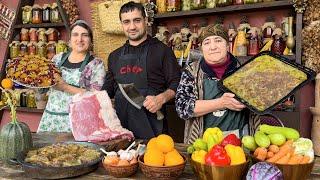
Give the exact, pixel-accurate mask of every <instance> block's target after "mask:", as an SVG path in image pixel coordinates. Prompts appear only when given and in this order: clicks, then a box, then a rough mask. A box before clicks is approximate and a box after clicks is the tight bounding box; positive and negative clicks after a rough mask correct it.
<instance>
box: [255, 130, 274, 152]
mask: <svg viewBox="0 0 320 180" xmlns="http://www.w3.org/2000/svg"><path fill="white" fill-rule="evenodd" d="M254 140H255V141H256V143H257V145H258V146H259V147H264V148H267V147H269V146H270V139H269V137H268V136H267V135H265V134H264V133H263V132H261V131H257V132H256V133H255V134H254Z"/></svg>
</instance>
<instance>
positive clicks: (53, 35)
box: [46, 28, 59, 41]
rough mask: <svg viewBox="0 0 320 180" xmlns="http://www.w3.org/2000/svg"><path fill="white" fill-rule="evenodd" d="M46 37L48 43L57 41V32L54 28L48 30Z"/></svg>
mask: <svg viewBox="0 0 320 180" xmlns="http://www.w3.org/2000/svg"><path fill="white" fill-rule="evenodd" d="M46 35H47V37H48V41H58V35H59V32H58V30H57V29H55V28H49V29H48V30H47V31H46Z"/></svg>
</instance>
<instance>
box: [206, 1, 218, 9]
mask: <svg viewBox="0 0 320 180" xmlns="http://www.w3.org/2000/svg"><path fill="white" fill-rule="evenodd" d="M216 5H217V3H216V0H207V3H206V8H215V7H216Z"/></svg>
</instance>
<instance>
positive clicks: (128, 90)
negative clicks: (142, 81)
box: [118, 83, 164, 120]
mask: <svg viewBox="0 0 320 180" xmlns="http://www.w3.org/2000/svg"><path fill="white" fill-rule="evenodd" d="M118 85H119V88H120V91H121V93H122V95H123V96H124V97H125V98H126V100H127V101H129V103H130V104H132V105H133V106H134V107H136V108H138V109H141V107H142V106H143V102H144V101H145V100H146V97H144V96H143V95H141V94H140V92H139V91H138V89H137V88H136V87H135V86H134V84H133V83H130V84H120V83H119V84H118ZM163 118H164V116H163V114H162V112H161V111H160V110H159V111H157V119H158V120H162V119H163Z"/></svg>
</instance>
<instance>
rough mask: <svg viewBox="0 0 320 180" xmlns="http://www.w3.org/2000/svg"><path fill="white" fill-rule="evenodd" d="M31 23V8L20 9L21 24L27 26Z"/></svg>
mask: <svg viewBox="0 0 320 180" xmlns="http://www.w3.org/2000/svg"><path fill="white" fill-rule="evenodd" d="M31 22H32V7H31V6H24V7H22V24H28V23H31Z"/></svg>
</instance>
